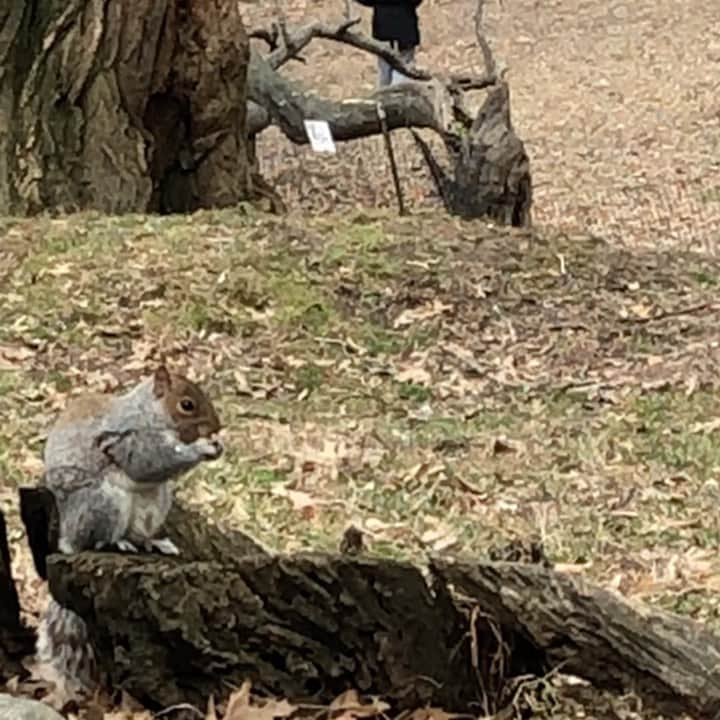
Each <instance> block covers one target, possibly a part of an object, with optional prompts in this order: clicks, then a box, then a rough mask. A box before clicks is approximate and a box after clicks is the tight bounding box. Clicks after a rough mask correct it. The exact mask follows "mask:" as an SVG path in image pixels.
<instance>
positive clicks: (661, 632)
mask: <svg viewBox="0 0 720 720" xmlns="http://www.w3.org/2000/svg"><path fill="white" fill-rule="evenodd" d="M432 569H433V572H435V573H437V575H438V577H439V578H441V579H442V581H443V582H444V583H447V584H448V585H449V586H450V587H452V588H453V589H454V590H455V591H456V592H458V593H461V594H463V595H465V596H466V597H467V598H469V599H470V600H471V602H473V603H476V604H477V605H478V606H479V607H480V608H482V609H483V610H484V612H489V613H491V614H492V615H493V616H494V617H495V619H496V620H497V622H498V623H499V624H500V625H501V626H503V627H510V628H514V629H515V630H516V631H520V630H522V632H524V633H526V634H527V636H528V637H529V639H530V641H531V642H532V643H533V644H535V645H536V646H538V647H540V648H542V649H543V650H544V652H545V654H546V657H547V660H548V661H549V662H550V663H551V665H553V666H560V665H561V666H562V668H563V670H562V671H563V672H567V673H570V674H573V675H577V676H579V677H582V678H585V679H586V680H589V681H590V682H591V683H592V684H593V685H595V686H596V687H600V688H608V689H611V690H618V689H623V690H626V691H633V692H635V693H637V694H638V695H639V696H640V697H642V698H643V701H644V703H645V704H646V705H649V706H653V707H655V708H656V709H658V710H659V711H660V712H663V713H667V714H669V715H671V716H678V715H681V714H683V713H690V714H697V716H698V717H702V718H714V717H716V713H717V712H718V710H720V638H719V637H718V636H717V635H714V634H713V633H711V632H709V631H708V630H705V629H704V628H703V627H701V626H700V625H698V624H696V623H694V622H692V621H691V620H689V619H686V618H682V617H679V616H676V615H670V614H668V613H664V612H661V611H658V610H653V609H651V608H650V607H648V606H645V605H640V604H635V603H630V602H629V601H627V600H625V599H623V598H621V597H618V596H615V595H613V594H611V593H610V592H607V591H605V590H602V589H600V588H596V587H592V586H591V585H589V584H586V583H584V582H582V581H581V580H578V579H574V578H571V577H569V576H566V575H562V574H560V573H556V572H553V571H551V570H548V569H545V568H542V567H539V566H537V565H522V564H516V563H502V564H497V565H493V564H489V563H488V564H480V565H476V564H469V563H455V562H452V561H446V560H441V559H436V560H435V561H434V562H433V564H432Z"/></svg>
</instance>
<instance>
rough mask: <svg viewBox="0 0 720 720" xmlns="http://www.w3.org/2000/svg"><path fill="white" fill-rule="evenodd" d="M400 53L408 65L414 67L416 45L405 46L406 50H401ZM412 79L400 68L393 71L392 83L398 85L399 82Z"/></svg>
mask: <svg viewBox="0 0 720 720" xmlns="http://www.w3.org/2000/svg"><path fill="white" fill-rule="evenodd" d="M398 55H400V59H401V60H402V61H403V62H404V63H405V64H406V65H408V66H409V67H412V65H413V63H414V62H415V48H414V47H411V48H405V49H404V50H400V52H399V53H398ZM410 81H411V79H410V78H409V77H408V76H407V75H405V74H403V73H401V72H400V71H399V70H393V71H392V80H391V84H392V85H397V84H398V83H402V82H410Z"/></svg>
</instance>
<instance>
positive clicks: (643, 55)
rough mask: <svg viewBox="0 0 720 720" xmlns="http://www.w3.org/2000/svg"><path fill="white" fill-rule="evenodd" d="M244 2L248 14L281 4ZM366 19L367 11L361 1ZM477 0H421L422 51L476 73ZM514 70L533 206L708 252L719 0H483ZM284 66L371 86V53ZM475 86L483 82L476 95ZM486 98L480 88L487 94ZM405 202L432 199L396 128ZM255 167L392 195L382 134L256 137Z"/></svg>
mask: <svg viewBox="0 0 720 720" xmlns="http://www.w3.org/2000/svg"><path fill="white" fill-rule="evenodd" d="M263 6H264V8H261V6H260V5H259V4H244V3H243V4H241V8H242V9H243V13H244V16H245V18H246V22H247V25H248V26H249V27H258V26H263V25H264V24H267V21H268V18H269V17H270V14H271V9H272V7H274V6H273V4H272V3H263ZM354 6H355V8H357V10H358V13H359V14H360V15H361V16H362V17H363V25H362V27H363V28H364V29H365V30H366V31H368V30H369V16H370V13H369V11H368V10H366V9H365V8H363V7H362V6H360V5H359V4H357V3H354ZM283 7H284V8H285V9H286V12H287V16H288V19H289V21H290V22H291V23H293V24H299V23H302V22H307V21H309V20H313V19H325V20H331V19H333V18H339V17H341V15H342V13H343V11H344V7H345V3H344V2H343V0H321V1H319V2H313V3H306V2H297V1H294V0H284V5H283ZM474 7H475V2H474V0H424V2H423V3H422V5H421V7H420V20H421V30H422V38H423V39H422V47H421V49H420V51H419V53H418V64H419V65H420V66H422V67H423V68H427V69H429V70H431V71H449V70H454V71H460V70H463V71H470V70H475V71H478V72H479V71H480V70H481V64H480V63H481V57H480V53H479V52H478V50H477V48H476V45H475V39H474V32H473V23H472V17H473V12H474ZM485 16H486V26H487V29H488V36H489V38H490V40H491V42H492V44H493V47H494V48H495V51H496V55H497V56H498V58H499V59H500V60H501V61H503V62H504V63H505V64H506V65H507V66H508V68H509V75H508V77H509V80H510V86H511V92H512V99H513V104H512V106H513V112H514V122H515V125H516V128H517V131H518V133H519V135H520V137H521V138H522V139H523V140H524V141H525V143H526V145H527V148H528V153H529V155H530V159H531V163H532V172H533V177H534V183H535V209H534V220H535V222H536V223H538V224H540V225H547V226H552V227H553V228H555V229H556V230H560V231H563V232H568V233H574V232H578V231H584V232H590V233H593V234H596V235H599V236H601V237H603V238H605V239H608V240H613V241H615V242H622V243H631V244H643V245H645V244H647V245H649V246H658V245H672V246H679V247H682V248H685V249H691V248H692V249H703V250H705V251H708V252H715V248H716V244H717V228H718V226H720V154H719V153H718V146H719V144H720V100H719V99H718V97H720V95H719V93H718V87H719V86H720V81H719V80H718V78H720V16H719V15H718V11H717V3H716V2H715V0H684V1H683V2H677V0H659V1H657V0H632V1H630V0H628V1H626V2H622V1H620V0H609V1H608V0H549V1H548V2H542V3H541V2H534V1H533V0H512V1H511V2H510V1H507V2H502V4H500V2H496V1H495V0H492V1H489V2H487V4H486V11H485ZM305 56H306V58H307V64H306V65H302V64H299V63H291V64H290V65H289V66H288V67H287V70H286V72H287V73H288V74H290V75H292V76H293V77H295V78H297V79H298V80H301V81H302V82H303V83H304V84H305V85H306V86H307V87H309V88H313V89H314V90H316V91H317V92H318V93H323V94H327V95H328V96H331V97H335V98H341V97H352V96H353V95H354V96H357V95H362V94H367V93H369V92H371V91H372V88H373V83H374V81H375V64H374V63H375V61H374V58H372V57H370V56H368V55H365V54H364V53H362V52H359V51H356V50H354V49H352V48H347V47H344V46H342V45H339V44H337V43H330V42H322V41H316V43H315V44H314V45H312V46H311V48H310V49H309V51H308V52H307V53H306V54H305ZM480 95H481V94H480ZM478 99H481V97H479V98H478ZM394 138H395V142H396V143H397V152H398V155H399V158H400V160H399V162H400V165H401V169H402V177H403V183H404V187H405V189H406V192H407V194H408V198H409V201H410V204H411V206H412V207H415V208H417V207H420V206H424V205H430V206H434V205H435V204H436V203H437V200H436V198H435V197H434V195H433V193H432V191H431V185H430V183H429V180H428V178H427V175H426V171H425V170H424V168H423V167H422V164H421V162H420V158H419V156H418V154H417V151H416V150H415V147H414V144H413V142H412V138H411V137H410V135H409V133H406V132H402V131H398V132H396V133H395V134H394ZM260 158H261V163H262V167H263V169H264V171H265V173H266V174H267V176H268V178H269V179H270V180H271V181H273V182H274V183H275V184H276V185H277V186H278V187H279V188H280V190H281V192H282V194H283V196H284V198H285V199H286V201H288V202H289V203H290V205H291V206H293V207H300V208H305V209H320V210H325V209H328V208H329V207H330V205H331V204H333V205H335V206H338V205H339V206H341V207H343V206H345V207H348V206H353V205H368V204H369V205H373V206H379V207H388V208H393V207H394V198H393V195H392V185H391V180H390V175H389V170H388V167H387V161H386V159H385V155H384V151H383V145H382V140H381V138H378V137H375V138H368V139H365V140H362V141H357V142H353V143H350V144H344V145H343V146H341V148H340V151H339V155H338V157H337V158H332V159H328V156H324V155H323V156H317V155H314V154H313V153H312V151H311V150H310V149H309V148H306V147H301V148H298V147H294V146H292V145H291V144H290V143H289V142H287V141H286V140H285V139H284V138H283V137H282V136H281V135H280V134H279V133H278V132H276V131H270V132H267V133H266V134H265V135H263V138H262V141H261V143H260Z"/></svg>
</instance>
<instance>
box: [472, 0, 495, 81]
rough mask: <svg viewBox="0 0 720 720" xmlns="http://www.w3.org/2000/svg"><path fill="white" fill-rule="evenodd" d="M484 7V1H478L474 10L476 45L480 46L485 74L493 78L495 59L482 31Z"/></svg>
mask: <svg viewBox="0 0 720 720" xmlns="http://www.w3.org/2000/svg"><path fill="white" fill-rule="evenodd" d="M484 6H485V0H478V4H477V8H476V9H475V37H476V38H477V43H478V45H479V46H480V50H481V52H482V54H483V61H484V62H485V74H486V75H487V76H488V77H495V75H496V74H497V66H496V64H495V58H494V56H493V52H492V49H491V48H490V43H489V42H488V41H487V38H486V37H485V31H484V30H483V10H484V9H485V8H484Z"/></svg>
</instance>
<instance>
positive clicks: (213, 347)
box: [0, 211, 720, 717]
mask: <svg viewBox="0 0 720 720" xmlns="http://www.w3.org/2000/svg"><path fill="white" fill-rule="evenodd" d="M21 227H22V231H20V230H19V229H15V230H11V231H10V234H11V235H12V239H13V243H12V247H15V248H17V252H18V255H17V259H16V262H14V263H13V270H12V271H11V272H10V273H9V274H8V276H7V277H6V281H5V284H4V286H3V288H2V302H0V347H1V348H3V350H2V357H3V358H5V362H6V363H9V364H11V365H12V367H11V368H6V367H4V366H3V368H1V369H0V411H1V412H2V413H3V417H4V418H5V420H6V422H5V424H4V426H3V427H2V428H0V435H1V436H2V439H1V441H0V448H1V449H0V470H2V472H3V477H4V479H5V485H4V487H3V489H2V490H0V507H2V509H3V511H4V512H5V513H6V514H7V515H8V517H9V521H10V527H11V541H12V543H13V551H14V564H15V566H16V576H17V578H18V583H19V586H20V591H21V594H22V597H23V604H24V608H25V611H26V613H27V614H28V616H29V619H30V621H31V622H36V619H37V616H38V614H39V612H40V611H41V609H42V607H43V606H44V597H45V595H44V593H45V589H44V586H43V584H42V583H41V582H40V581H39V579H38V578H37V577H36V576H35V574H34V570H33V568H32V562H31V560H30V557H29V552H28V551H27V549H26V544H25V542H24V536H23V532H22V529H21V526H20V523H19V518H18V514H17V507H16V505H15V499H14V488H15V487H16V486H17V485H18V484H21V483H25V482H28V481H29V480H31V479H33V478H36V477H37V476H38V474H39V473H40V472H41V469H42V466H41V463H40V458H41V449H42V441H43V437H44V432H45V431H46V429H47V427H48V425H49V422H50V421H51V420H52V418H53V416H54V414H55V412H56V411H57V410H58V409H59V407H61V406H62V404H63V403H64V401H65V399H66V398H67V396H68V395H70V394H75V393H79V392H83V391H87V390H100V391H112V390H115V389H117V388H118V387H119V386H120V385H122V384H124V383H128V382H131V381H133V380H135V379H136V378H137V377H138V375H139V374H140V373H142V372H143V371H144V370H145V369H148V368H149V367H150V366H151V365H152V364H153V363H154V362H156V361H157V360H159V359H160V358H161V357H165V358H167V359H168V361H169V362H170V363H171V364H172V365H174V366H176V367H177V368H178V369H181V370H183V371H186V372H188V373H189V374H190V375H191V376H193V377H195V378H196V379H199V380H201V381H202V382H205V383H206V384H207V385H208V388H209V391H210V393H211V395H212V396H213V397H214V398H215V399H216V400H217V402H218V405H219V409H220V413H221V416H222V417H223V419H224V421H225V423H226V425H227V432H228V447H229V450H228V455H227V457H226V458H224V459H223V460H222V461H221V462H219V463H217V464H215V465H213V466H212V467H208V468H203V469H202V470H198V471H197V472H196V473H193V474H192V476H191V477H190V478H188V479H186V480H185V481H183V482H182V483H181V484H180V487H179V493H180V495H181V496H182V497H183V498H184V499H185V500H187V501H189V502H191V503H196V504H198V505H201V506H202V507H203V508H204V509H205V510H206V511H207V512H209V513H211V514H212V513H222V514H223V515H224V516H225V517H227V518H228V521H229V522H231V523H237V525H238V526H241V527H242V528H243V529H244V530H245V531H247V532H249V533H250V534H253V535H256V536H257V537H258V539H259V540H261V541H262V542H264V543H266V544H267V545H269V546H270V547H276V548H277V549H284V550H298V549H306V548H313V549H318V550H323V549H325V550H335V549H337V547H338V546H339V544H340V542H341V541H342V540H343V538H344V535H345V531H346V530H347V528H348V526H349V525H350V524H351V523H352V525H353V526H355V527H356V529H357V530H358V531H359V532H360V533H361V535H362V538H363V541H364V543H365V545H366V547H367V551H368V552H370V553H380V554H383V555H391V556H399V557H410V558H416V559H422V558H423V557H425V555H426V553H428V552H448V553H460V554H469V555H472V556H474V557H482V556H483V555H486V554H487V552H488V548H490V547H492V546H495V545H496V544H498V543H501V542H502V541H503V540H506V541H513V540H516V539H523V538H529V537H539V538H540V539H541V541H542V543H543V545H544V548H545V552H546V553H547V554H548V555H549V556H550V557H551V558H552V560H553V561H554V562H556V563H557V564H558V565H559V566H561V567H563V568H570V569H574V571H578V569H579V570H580V571H582V573H583V574H584V575H586V576H588V577H589V578H590V579H591V580H593V581H595V582H597V583H600V584H603V585H606V586H607V587H612V588H616V589H619V590H620V591H621V592H623V593H625V594H627V595H629V596H633V595H637V596H638V597H641V598H643V599H644V600H646V601H648V602H653V603H659V604H660V605H662V606H665V607H668V608H670V609H673V610H676V611H679V612H682V613H685V614H688V615H690V616H693V617H696V618H698V619H700V620H702V621H704V622H707V623H709V624H711V625H714V626H718V625H720V623H719V622H718V618H719V617H720V615H719V609H718V603H717V600H716V596H717V592H716V589H717V587H718V586H719V585H720V562H719V561H718V560H717V557H716V553H715V552H714V548H715V547H716V545H717V542H718V540H720V526H719V525H718V522H717V521H716V520H715V519H714V518H716V513H715V512H714V510H715V508H716V506H717V501H718V497H719V496H720V485H719V484H718V469H719V468H720V451H718V450H717V449H716V446H717V442H716V439H717V438H716V436H717V417H718V416H720V401H718V399H717V385H718V377H719V375H718V361H719V360H720V350H719V349H718V344H717V340H716V327H717V320H718V317H717V309H716V305H715V303H714V296H715V293H716V288H717V283H718V282H720V264H718V263H717V262H716V261H714V260H713V259H711V258H708V257H706V256H704V255H701V254H693V253H682V252H675V253H670V252H667V251H662V252H648V251H630V250H627V249H618V248H616V247H613V246H611V245H607V244H605V243H602V242H600V241H598V240H597V239H590V238H584V237H581V236H578V237H573V238H568V237H564V236H560V237H558V236H554V235H552V234H549V233H543V232H539V233H535V234H533V235H530V234H527V233H518V232H515V231H503V230H499V229H497V228H492V227H490V226H487V225H484V224H482V223H464V224H462V225H460V226H459V225H458V224H457V222H456V221H454V220H448V219H444V218H441V217H437V216H435V215H433V214H429V213H428V214H423V215H416V216H413V217H409V218H402V219H398V218H393V217H391V216H388V215H385V214H383V213H375V214H367V213H366V214H365V215H363V216H362V218H360V216H358V217H355V216H352V215H351V216H349V217H345V218H316V219H313V218H297V217H294V216H292V215H291V216H289V217H287V218H283V219H282V221H280V220H278V219H277V218H273V217H266V216H263V215H258V214H254V213H252V212H249V213H242V212H240V213H238V212H234V211H224V212H212V213H211V212H205V213H197V214H196V215H195V216H193V218H187V219H172V220H170V219H168V220H162V219H144V218H141V217H138V218H134V219H127V218H124V219H113V218H102V217H98V216H94V215H78V216H72V217H69V218H67V219H64V221H63V222H62V223H57V221H54V220H51V219H38V220H36V221H35V222H34V223H32V224H23V225H22V226H21ZM459 228H460V230H459ZM47 236H51V237H53V238H55V241H54V242H49V241H48V240H46V239H45V238H46V237H47ZM217 237H223V238H225V239H226V240H227V242H224V243H217V242H216V241H215V238H217ZM369 237H372V238H373V241H372V243H369V242H368V238H369ZM112 243H115V244H117V243H121V244H122V246H123V248H124V252H125V254H126V256H127V262H126V263H124V264H123V265H122V266H111V267H106V266H104V265H103V261H102V259H103V258H104V257H106V254H107V252H108V251H109V250H110V249H111V247H112ZM173 248H182V252H173V251H172V249H173ZM558 255H562V257H563V258H564V259H565V268H566V272H565V273H564V274H563V273H559V272H558V271H557V269H558V262H557V256H558ZM195 256H197V257H198V258H202V261H201V262H198V263H193V262H192V260H189V257H195ZM161 260H162V261H161ZM310 260H312V261H311V262H310ZM55 262H60V264H61V266H62V267H69V268H71V272H72V276H73V278H74V281H73V282H74V295H75V296H78V297H81V298H83V303H82V306H81V310H82V312H86V313H88V312H89V313H91V314H92V318H91V319H89V320H88V321H86V322H85V321H82V314H78V313H79V311H78V307H77V304H76V303H75V301H74V300H73V299H71V296H69V295H67V293H66V288H65V279H64V277H65V276H64V275H58V274H51V273H46V274H44V275H43V276H42V279H41V280H39V281H36V282H32V281H31V279H32V278H33V277H37V269H38V268H39V267H43V266H47V267H52V266H53V264H54V263H55ZM147 267H153V268H155V271H154V273H152V274H149V273H147V271H146V270H145V268H147ZM248 267H252V268H255V270H256V271H257V272H256V275H255V281H254V282H255V289H256V291H257V292H258V293H259V294H260V295H262V297H263V298H264V299H263V302H264V303H265V304H266V306H267V307H272V308H273V313H272V314H266V315H264V316H263V317H262V319H258V314H257V310H256V307H257V304H256V300H255V299H254V298H252V297H249V296H248V295H247V293H245V292H243V291H242V289H243V283H244V278H245V277H247V273H246V268H248ZM100 268H103V269H102V272H100V270H99V269H100ZM221 275H224V277H223V282H222V283H217V282H216V281H217V278H218V277H220V276H221ZM288 278H291V280H289V279H288ZM158 287H163V288H164V290H163V294H162V297H161V298H159V296H158V293H157V292H156V289H157V288H158ZM478 287H482V288H483V292H482V293H478V290H477V288H478ZM208 288H213V294H212V295H208ZM247 303H250V304H249V305H248V304H247ZM638 303H642V305H643V307H647V308H650V310H648V311H647V312H646V311H643V312H642V313H640V314H638V312H636V311H635V310H633V307H635V306H636V305H637V304H638ZM218 308H221V310H218ZM698 308H701V309H698ZM226 310H227V312H229V313H230V315H231V317H232V322H228V321H227V317H226V314H225V313H226ZM398 318H405V319H406V320H407V321H408V322H407V324H406V323H405V322H403V323H402V327H400V328H398V327H397V319H398ZM108 327H119V328H131V329H132V332H129V333H120V332H112V333H110V332H107V331H106V329H107V328H108ZM7 348H11V350H9V351H8V350H7ZM558 682H560V680H558ZM244 692H245V696H240V697H241V698H242V697H247V693H249V690H248V689H246V690H245V691H244ZM558 692H559V693H560V695H561V696H562V697H563V698H564V700H563V702H566V701H567V703H571V700H569V699H568V698H567V697H566V692H565V689H562V688H560V689H559V690H558ZM596 699H597V698H596ZM346 701H347V698H346ZM272 702H275V703H276V704H275V705H273V704H272V703H270V701H269V700H268V699H265V700H264V701H260V700H258V704H257V705H256V704H255V703H254V701H253V702H252V703H251V702H250V701H249V700H248V701H245V700H243V702H240V700H236V703H237V708H238V709H237V713H240V714H242V713H245V715H258V714H260V715H262V714H263V713H264V716H265V717H269V714H271V713H280V714H281V713H282V712H285V711H288V712H291V711H290V710H289V707H288V706H287V705H286V704H284V701H282V700H275V701H272ZM353 702H355V701H354V699H353ZM368 702H371V703H372V702H374V701H369V700H368V699H367V698H363V699H362V703H361V704H362V707H363V708H365V707H366V705H367V703H368ZM377 702H381V701H380V700H378V701H377ZM598 702H599V701H598ZM614 702H615V701H614ZM617 702H620V701H619V700H618V701H617ZM268 703H270V704H269V705H268ZM358 703H360V700H358ZM346 704H348V707H345V708H344V709H343V710H342V712H341V715H342V714H343V713H345V715H344V716H347V715H348V714H352V713H355V716H356V717H360V716H362V717H369V716H370V714H368V713H370V710H369V709H366V710H362V711H361V710H358V709H356V708H355V705H352V703H350V702H349V701H347V703H346ZM266 706H267V707H266ZM350 706H352V707H350ZM248 707H252V708H253V709H248ZM568 707H570V705H568ZM578 707H582V704H581V705H578ZM353 708H355V709H353ZM376 710H377V708H376ZM223 711H224V709H223V708H219V707H217V706H216V707H215V709H214V710H213V712H215V713H216V714H217V715H218V717H222V715H221V713H222V712H223ZM115 712H122V711H120V710H117V708H116V709H115ZM128 712H129V711H128ZM202 712H203V713H204V712H205V710H203V711H202ZM208 712H209V711H208ZM233 712H235V710H233ZM293 712H295V711H293ZM303 712H305V711H304V710H303V709H302V708H298V709H297V713H300V714H302V713H303ZM318 712H320V711H319V710H318ZM373 712H375V710H374V711H373ZM438 712H439V713H440V715H439V716H442V712H441V711H438ZM566 712H567V717H574V716H575V714H574V712H575V711H573V712H570V710H567V711H566ZM578 712H579V710H578ZM358 713H359V714H358ZM363 713H365V714H363ZM383 713H385V714H386V710H382V711H380V710H377V712H376V715H378V716H382V715H383ZM633 716H636V717H641V715H637V714H636V715H632V713H631V714H630V715H627V717H633ZM119 717H120V716H119ZM128 717H132V714H131V713H130V714H128ZM138 717H141V715H140V716H138Z"/></svg>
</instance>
